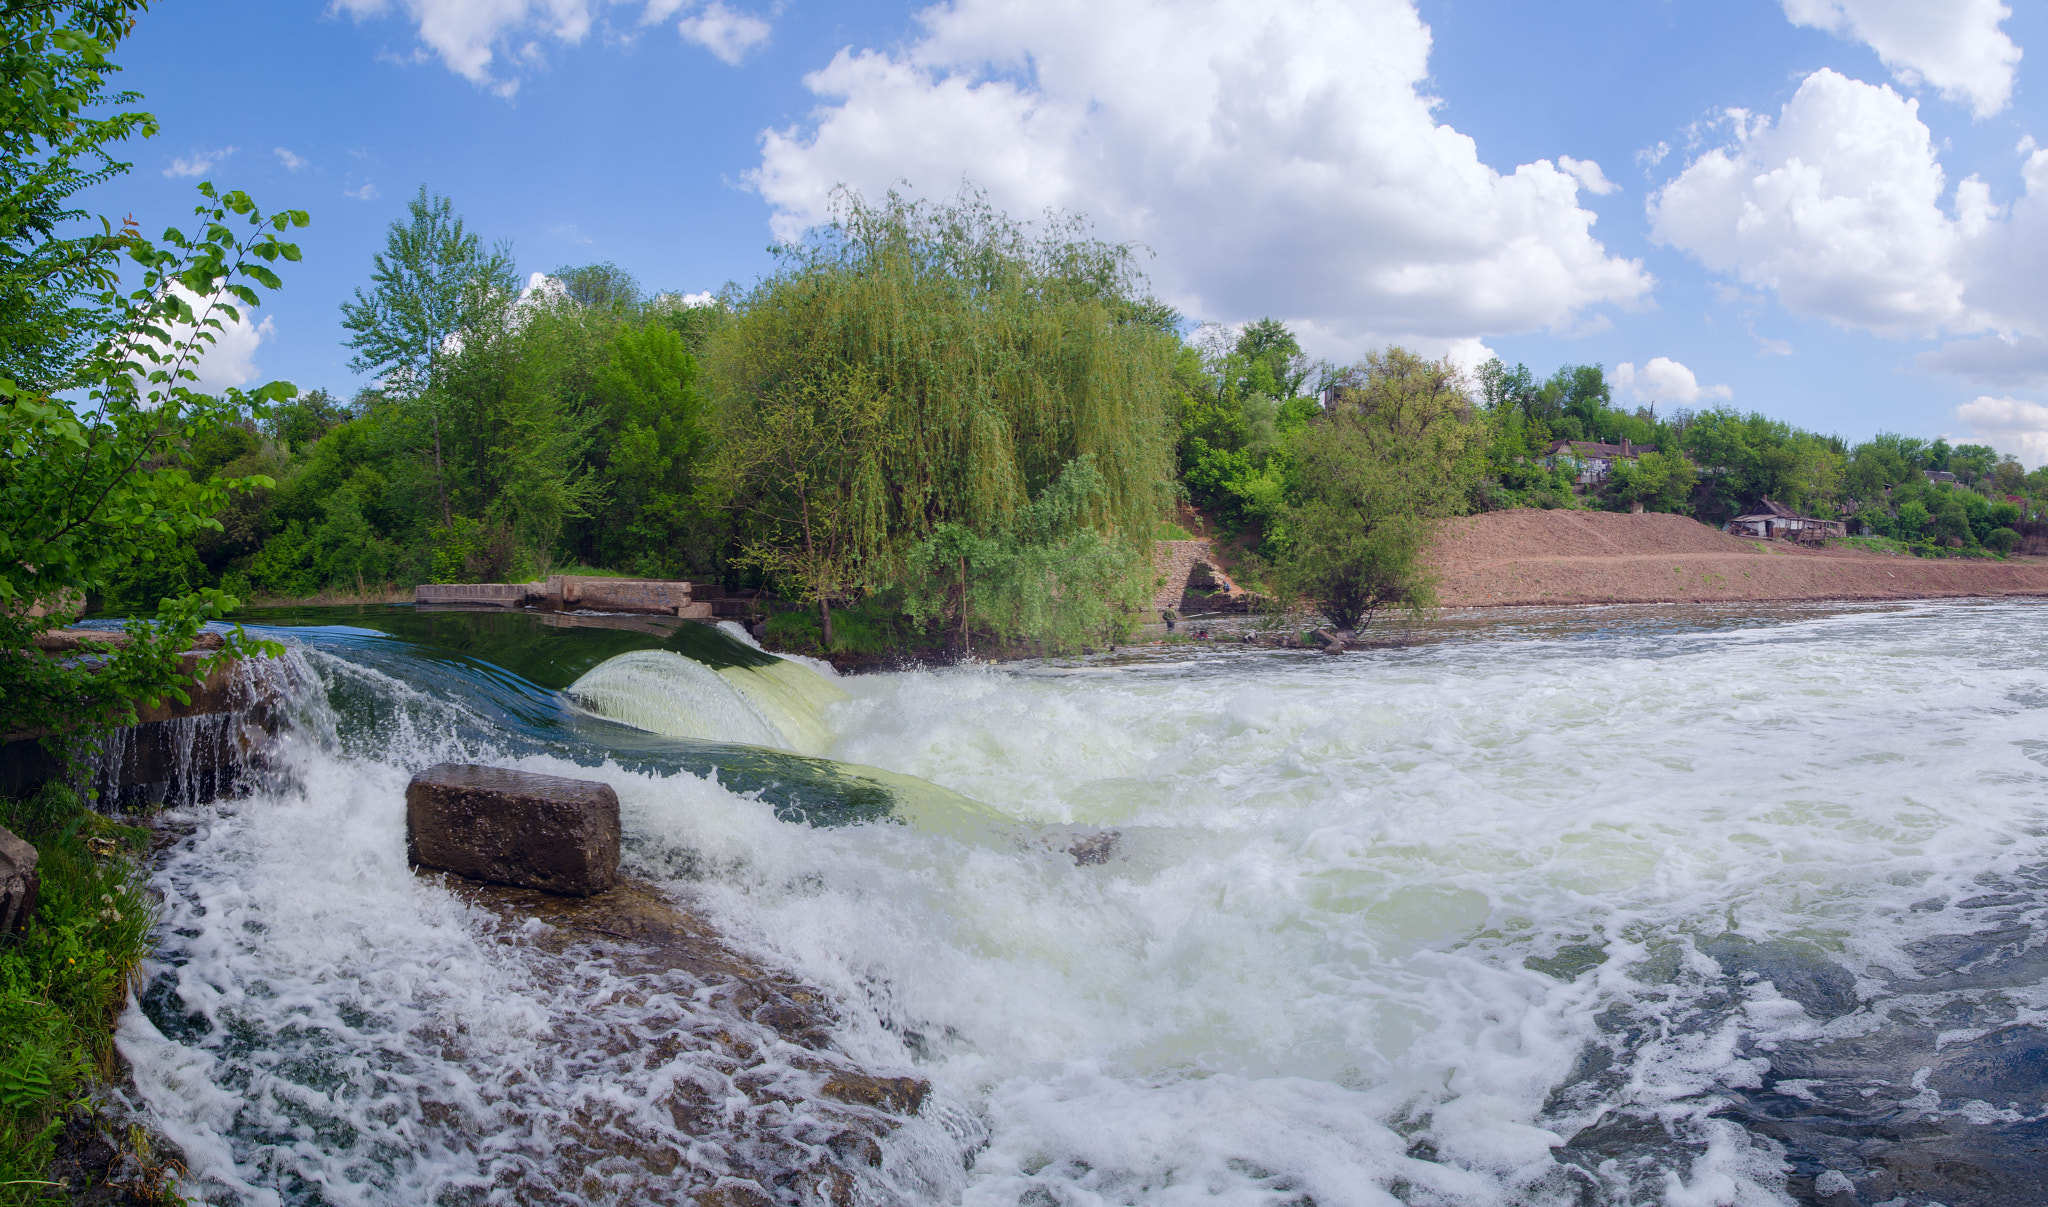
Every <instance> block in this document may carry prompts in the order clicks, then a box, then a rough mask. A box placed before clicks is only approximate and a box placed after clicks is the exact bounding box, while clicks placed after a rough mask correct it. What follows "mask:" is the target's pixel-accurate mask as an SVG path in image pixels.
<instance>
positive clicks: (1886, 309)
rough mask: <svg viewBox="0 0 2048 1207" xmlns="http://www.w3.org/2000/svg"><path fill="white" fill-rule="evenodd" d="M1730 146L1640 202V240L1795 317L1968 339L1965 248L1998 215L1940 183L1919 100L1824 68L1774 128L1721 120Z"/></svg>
mask: <svg viewBox="0 0 2048 1207" xmlns="http://www.w3.org/2000/svg"><path fill="white" fill-rule="evenodd" d="M1731 118H1733V125H1734V126H1735V137H1734V140H1733V141H1732V142H1730V143H1729V144H1728V145H1726V146H1721V147H1715V148H1712V149H1709V150H1708V151H1707V152H1705V153H1704V154H1702V155H1700V156H1699V157H1698V158H1696V159H1694V160H1693V161H1692V162H1691V163H1690V164H1688V165H1687V166H1686V168H1685V170H1684V171H1683V172H1681V173H1679V175H1678V176H1677V178H1676V179H1673V180H1672V181H1670V182H1669V183H1668V184H1666V185H1665V186H1664V187H1663V188H1662V189H1660V190H1658V191H1657V192H1656V193H1655V194H1654V195H1652V197H1651V198H1650V203H1649V213H1650V224H1651V231H1652V234H1653V235H1654V236H1655V237H1656V238H1657V239H1658V240H1659V241H1661V242H1663V243H1666V244H1669V245H1671V246H1674V247H1678V248H1680V249H1682V250H1684V251H1688V252H1690V253H1692V254H1693V255H1694V256H1696V257H1698V259H1699V260H1700V261H1701V262H1702V263H1704V264H1705V265H1706V266H1707V267H1709V268H1712V269H1715V270H1717V271H1720V272H1727V273H1732V274H1734V275H1735V276H1736V277H1738V278H1739V279H1741V280H1742V281H1743V282H1745V283H1746V284H1749V285H1753V286H1761V287H1764V288H1767V289H1771V290H1774V291H1776V293H1777V295H1778V298H1779V300H1780V301H1782V302H1783V303H1784V304H1785V306H1786V307H1787V308H1788V309H1790V310H1792V311H1794V312H1796V313H1799V314H1806V315H1819V316H1821V317H1824V318H1828V319H1832V320H1834V321H1835V322H1837V323H1840V324H1843V325H1845V326H1855V327H1864V328H1868V329H1870V330H1872V331H1876V332H1879V333H1880V334H1885V335H1924V334H1930V333H1932V332H1935V331H1937V330H1940V329H1943V328H1947V329H1952V330H1958V331H1965V330H1980V329H1982V327H1983V326H1984V323H1985V319H1984V317H1983V316H1982V315H1980V314H1977V313H1975V312H1973V310H1972V308H1971V307H1970V306H1969V305H1968V304H1967V303H1966V300H1965V298H1964V285H1965V282H1964V279H1963V276H1962V275H1961V272H1960V265H1959V263H1958V260H1959V257H1960V255H1961V254H1962V251H1963V245H1964V243H1965V242H1966V241H1967V240H1969V239H1971V238H1972V237H1974V236H1977V235H1981V234H1982V233H1984V231H1985V230H1986V229H1987V227H1988V226H1989V225H1990V223H1991V222H1992V221H1993V220H1994V219H1995V218H1996V217H1997V212H1996V211H1995V210H1994V209H1993V207H1992V206H1991V202H1990V194H1989V191H1988V190H1987V189H1986V188H1985V186H1984V184H1983V182H1982V181H1980V180H1978V179H1977V178H1976V177H1970V178H1968V179H1965V180H1964V181H1963V182H1962V183H1961V184H1959V185H1958V186H1957V187H1956V189H1955V194H1954V198H1953V209H1954V213H1953V214H1951V213H1950V212H1949V210H1947V209H1944V207H1943V202H1944V198H1945V197H1946V196H1947V194H1948V188H1947V182H1946V178H1945V176H1944V175H1943V172H1942V169H1941V165H1940V163H1939V162H1937V160H1936V157H1935V148H1934V142H1933V138H1932V136H1931V135H1930V134H1929V132H1928V129H1927V127H1926V126H1925V125H1924V124H1922V123H1921V121H1920V118H1919V103H1918V102H1917V101H1913V100H1910V99H1908V98H1906V97H1902V96H1900V95H1899V94H1898V93H1896V92H1894V91H1892V89H1891V88H1890V87H1889V86H1888V85H1884V86H1873V85H1870V84H1865V83H1863V82H1861V81H1859V80H1852V79H1849V78H1848V77H1846V76H1843V75H1840V74H1838V73H1836V72H1834V71H1830V70H1825V69H1823V70H1820V71H1816V72H1814V73H1813V74H1812V75H1809V76H1807V77H1806V79H1805V81H1804V82H1802V83H1801V84H1800V86H1799V90H1798V91H1797V92H1796V93H1794V94H1793V97H1792V99H1791V100H1790V101H1788V102H1787V103H1786V104H1785V107H1784V110H1783V112H1782V113H1781V114H1780V115H1779V117H1778V119H1777V120H1776V121H1775V122H1773V121H1771V120H1770V119H1769V118H1767V117H1762V116H1757V117H1751V116H1750V115H1748V114H1740V113H1731Z"/></svg>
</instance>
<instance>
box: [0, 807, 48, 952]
mask: <svg viewBox="0 0 2048 1207" xmlns="http://www.w3.org/2000/svg"><path fill="white" fill-rule="evenodd" d="M36 860H37V853H36V849H35V848H34V847H32V846H30V845H29V844H28V843H26V842H24V841H22V840H21V839H19V838H16V837H15V836H14V835H13V834H12V833H10V832H8V831H6V830H0V942H5V941H6V940H9V939H12V938H13V937H15V936H16V935H23V934H27V933H28V920H29V919H30V918H32V917H34V916H35V912H36V894H37V892H38V891H39V890H40V889H41V887H42V877H41V876H40V875H38V874H37V872H36Z"/></svg>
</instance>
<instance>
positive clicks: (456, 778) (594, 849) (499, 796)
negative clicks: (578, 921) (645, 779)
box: [405, 763, 619, 897]
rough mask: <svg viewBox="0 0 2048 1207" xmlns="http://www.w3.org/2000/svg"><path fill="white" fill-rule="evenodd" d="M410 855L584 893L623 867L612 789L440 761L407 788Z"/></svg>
mask: <svg viewBox="0 0 2048 1207" xmlns="http://www.w3.org/2000/svg"><path fill="white" fill-rule="evenodd" d="M405 834H406V854H407V857H408V858H410V859H411V861H412V862H413V864H414V865H415V866H418V867H427V868H434V869H437V870H439V871H444V872H454V873H457V874H458V875H462V876H468V877H470V878H472V879H475V880H488V881H491V882H492V883H495V884H511V885H517V886H519V887H521V888H531V889H540V890H543V891H545V892H550V893H563V894H567V895H570V896H577V897H587V896H590V895H591V894H592V893H601V892H603V891H604V890H606V889H608V888H610V887H611V886H612V882H613V881H614V880H615V879H616V878H617V876H618V871H619V798H618V795H617V794H616V793H614V792H613V791H612V789H611V785H609V784H600V783H597V782H595V781H593V780H574V779H565V778H563V777H561V776H554V775H536V774H533V773H531V772H526V771H510V770H507V769H505V768H502V767H479V766H475V765H471V764H464V763H440V764H437V765H435V766H432V767H429V768H427V769H426V770H425V771H422V772H420V773H419V774H418V775H416V776H414V777H413V778H412V783H410V784H408V785H407V786H406V789H405Z"/></svg>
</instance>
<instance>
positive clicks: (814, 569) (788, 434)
mask: <svg viewBox="0 0 2048 1207" xmlns="http://www.w3.org/2000/svg"><path fill="white" fill-rule="evenodd" d="M721 435H722V437H723V438H722V440H721V441H720V445H719V453H720V456H719V460H718V462H717V463H716V465H715V467H714V477H713V478H712V479H711V480H710V482H709V483H708V486H709V488H710V489H711V490H712V492H713V495H714V498H716V500H717V501H718V502H719V503H721V504H723V505H724V506H727V507H732V508H735V509H737V510H739V511H742V512H745V513H746V514H748V515H749V516H751V517H752V518H753V519H754V521H755V523H756V527H755V529H754V532H755V535H754V538H753V540H751V541H750V542H749V543H748V544H747V546H746V547H745V549H744V550H743V551H742V552H741V554H740V556H739V558H738V559H737V561H738V563H739V564H740V565H742V566H751V567H753V568H755V569H757V570H759V571H761V572H762V573H763V574H765V575H767V576H768V577H769V578H770V579H771V580H774V581H777V582H779V583H781V584H783V585H784V586H785V587H787V588H788V589H789V590H791V591H792V592H793V593H794V594H795V595H796V596H797V597H798V598H800V599H802V600H804V601H805V602H807V603H811V604H814V605H816V607H817V609H818V621H819V624H820V626H821V628H822V630H823V633H824V638H825V647H826V648H827V649H830V648H831V647H832V644H833V636H832V603H833V601H834V600H835V599H852V598H858V597H860V596H864V595H866V594H868V593H869V592H870V591H872V590H873V589H874V588H875V587H876V586H877V585H879V584H880V583H881V582H882V581H884V576H885V575H886V574H887V573H888V571H889V563H888V560H887V524H886V515H887V508H888V486H889V484H888V481H887V478H886V474H885V466H887V465H888V463H889V461H890V459H891V456H890V455H891V453H893V452H894V451H895V450H894V449H893V448H892V447H891V446H892V444H893V440H892V433H891V431H890V425H889V407H888V399H887V398H886V396H884V394H883V393H882V391H881V389H880V388H879V386H878V384H877V383H876V381H875V378H874V375H873V373H872V372H871V371H869V370H866V369H861V368H839V369H837V370H836V371H835V370H833V369H830V368H829V367H826V366H820V367H819V369H818V371H817V372H815V373H814V374H813V375H812V376H811V377H809V378H808V379H800V380H797V381H785V382H782V383H778V385H777V386H776V387H775V388H774V389H772V390H771V391H769V392H767V393H766V394H764V395H761V396H758V397H755V398H752V399H748V400H746V402H745V403H744V404H743V405H742V406H736V407H735V408H734V411H733V412H732V413H730V414H729V415H728V421H727V424H726V427H725V430H724V431H723V432H722V433H721Z"/></svg>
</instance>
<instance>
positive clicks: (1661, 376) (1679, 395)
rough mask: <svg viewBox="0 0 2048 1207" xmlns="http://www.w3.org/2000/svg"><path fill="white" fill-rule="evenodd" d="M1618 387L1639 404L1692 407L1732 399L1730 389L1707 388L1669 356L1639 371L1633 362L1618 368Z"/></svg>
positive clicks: (1655, 357)
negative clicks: (1703, 401) (1697, 403)
mask: <svg viewBox="0 0 2048 1207" xmlns="http://www.w3.org/2000/svg"><path fill="white" fill-rule="evenodd" d="M1613 381H1614V386H1615V388H1616V389H1618V390H1620V391H1622V392H1623V393H1625V394H1627V395H1628V396H1629V397H1631V398H1633V399H1635V400H1636V401H1638V402H1671V403H1677V404H1678V405H1680V406H1690V405H1692V404H1693V403H1695V402H1698V401H1700V400H1701V399H1706V398H1712V399H1728V398H1733V397H1734V396H1735V391H1733V390H1731V389H1729V388H1728V387H1727V386H1725V385H1722V386H1703V385H1701V384H1700V380H1699V378H1698V377H1697V376H1695V375H1694V374H1693V371H1692V370H1691V369H1688V368H1686V367H1685V366H1684V365H1682V364H1679V363H1678V362H1677V361H1675V360H1672V359H1671V358H1670V357H1668V356H1653V357H1651V358H1650V359H1649V361H1648V362H1647V363H1645V364H1644V365H1643V367H1642V368H1640V369H1638V368H1636V367H1635V365H1634V364H1632V363H1630V362H1629V361H1623V362H1621V363H1620V364H1618V365H1616V366H1614V374H1613Z"/></svg>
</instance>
